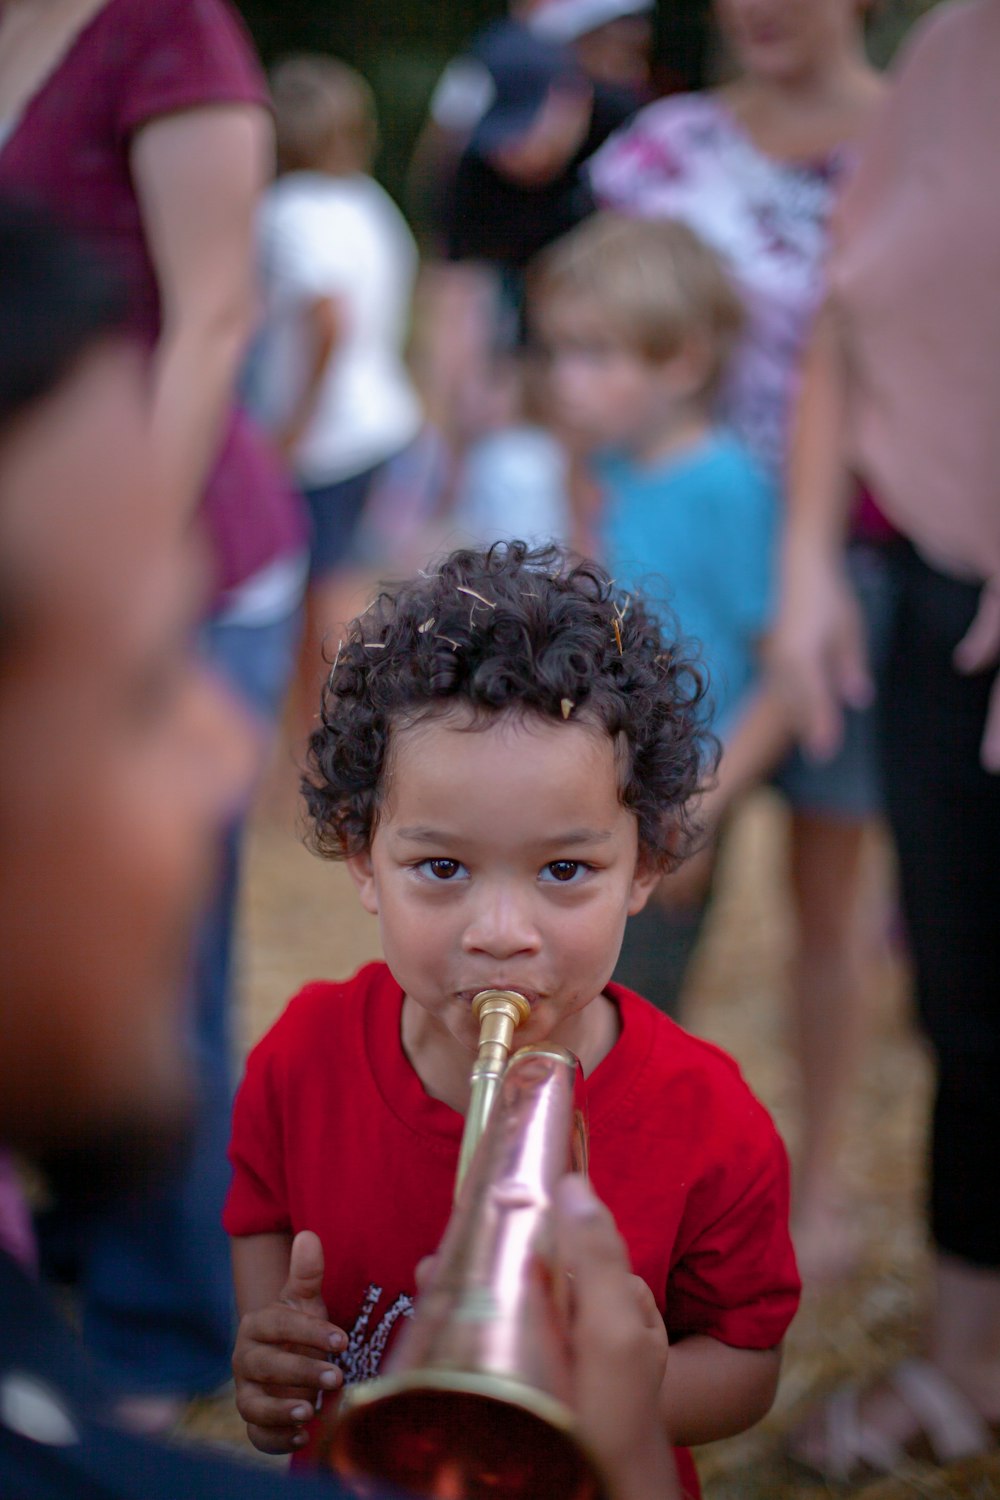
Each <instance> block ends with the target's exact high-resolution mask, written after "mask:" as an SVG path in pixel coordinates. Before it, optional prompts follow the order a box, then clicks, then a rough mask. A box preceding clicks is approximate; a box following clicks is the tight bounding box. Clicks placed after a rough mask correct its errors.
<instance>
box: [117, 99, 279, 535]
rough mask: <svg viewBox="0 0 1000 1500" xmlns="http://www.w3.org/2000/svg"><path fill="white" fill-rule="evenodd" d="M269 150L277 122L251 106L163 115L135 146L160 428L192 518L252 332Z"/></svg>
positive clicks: (184, 511)
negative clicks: (151, 285)
mask: <svg viewBox="0 0 1000 1500" xmlns="http://www.w3.org/2000/svg"><path fill="white" fill-rule="evenodd" d="M271 152H272V133H271V123H270V120H269V118H268V116H267V114H266V112H265V111H264V110H263V109H262V108H259V107H258V106H256V105H249V104H246V105H244V104H224V105H213V106H207V107H204V108H199V109H192V110H185V111H182V112H181V113H179V114H176V115H166V116H163V117H162V118H158V119H155V120H153V121H152V122H151V123H150V124H148V125H146V126H144V127H143V128H142V129H141V130H140V131H139V132H138V134H137V135H136V137H135V140H134V142H133V145H132V153H131V167H132V176H133V179H134V182H135V188H136V193H137V196H138V199H139V205H140V209H141V212H142V221H143V228H144V230H145V234H146V242H147V245H148V248H149V253H150V257H151V259H152V262H153V267H154V269H155V272H156V278H157V284H158V286H159V292H160V306H161V319H162V327H161V333H160V341H159V344H158V346H157V350H156V357H155V362H154V370H153V429H154V436H155V440H156V446H157V449H158V452H159V456H160V461H161V464H162V472H163V473H164V475H165V477H166V480H167V484H168V493H169V494H171V495H173V496H174V497H175V503H176V505H177V507H178V510H179V514H180V517H181V519H182V520H184V521H186V520H187V519H188V518H189V516H190V515H191V513H192V512H193V510H194V509H195V506H196V505H197V502H198V498H199V496H200V494H201V490H202V487H203V485H204V483H205V480H206V478H207V476H208V474H209V471H210V469H211V466H212V463H213V461H214V459H215V456H216V452H217V450H218V446H219V442H220V439H221V437H222V433H223V430H224V422H225V418H226V414H227V411H228V408H229V403H230V401H231V399H232V393H233V386H234V382H235V379H236V375H237V371H238V369H239V364H240V361H241V359H242V357H243V353H244V350H245V346H246V342H247V338H248V336H249V333H250V329H251V327H252V324H253V319H254V315H255V311H256V294H255V270H254V262H255V249H254V215H255V212H256V208H257V202H258V199H259V196H260V192H261V190H262V188H263V186H264V183H265V182H266V181H267V179H268V177H269V175H270V170H271Z"/></svg>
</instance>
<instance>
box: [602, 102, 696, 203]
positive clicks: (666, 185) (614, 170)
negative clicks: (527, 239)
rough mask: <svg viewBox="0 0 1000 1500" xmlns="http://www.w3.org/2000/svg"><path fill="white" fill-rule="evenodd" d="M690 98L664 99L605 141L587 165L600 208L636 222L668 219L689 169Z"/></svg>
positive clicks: (648, 106)
mask: <svg viewBox="0 0 1000 1500" xmlns="http://www.w3.org/2000/svg"><path fill="white" fill-rule="evenodd" d="M688 115H689V107H688V96H687V95H675V96H674V97H672V98H670V99H661V100H659V101H657V102H656V103H655V104H649V105H647V106H646V108H645V109H642V110H640V111H639V113H638V114H637V115H636V116H635V118H634V119H633V120H631V121H629V123H628V124H627V125H625V126H624V127H623V128H622V129H621V130H617V131H615V133H614V134H613V135H612V136H610V137H609V139H608V140H607V141H605V143H604V145H603V146H602V147H601V149H600V150H599V151H597V152H596V153H595V154H594V155H593V156H592V157H591V159H590V161H589V162H588V163H587V174H588V177H589V179H590V186H591V189H592V191H593V193H594V196H595V198H596V199H597V203H598V206H599V207H601V208H605V209H611V210H613V211H615V212H618V213H623V214H631V215H634V216H635V217H637V218H657V217H660V216H662V215H669V214H670V213H671V211H672V208H673V207H674V201H673V200H674V196H675V193H676V192H677V191H678V190H683V189H684V188H685V187H686V185H687V178H688V174H689V170H690V161H689V159H688V158H689V147H688V146H687V145H686V144H685V143H686V141H687V139H688V136H689V131H688Z"/></svg>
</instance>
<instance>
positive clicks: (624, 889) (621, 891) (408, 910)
mask: <svg viewBox="0 0 1000 1500" xmlns="http://www.w3.org/2000/svg"><path fill="white" fill-rule="evenodd" d="M465 723H468V720H467V719H463V718H458V717H456V716H455V715H448V716H441V717H436V718H432V719H429V720H427V721H425V722H424V723H421V724H417V725H415V726H413V727H412V728H409V729H403V730H401V731H400V732H399V733H398V734H397V735H396V736H395V738H394V741H393V747H392V753H391V764H390V766H389V769H388V775H387V783H386V802H385V804H384V807H383V810H382V816H381V818H380V820H379V823H378V825H377V827H376V831H375V835H374V838H373V839H372V845H371V850H370V852H369V853H367V854H365V855H361V856H357V857H356V858H354V859H353V860H351V861H350V868H351V871H352V874H353V875H354V878H355V880H356V881H357V883H358V886H359V890H360V893H361V900H362V904H363V905H364V907H365V909H366V910H367V911H370V912H372V913H374V914H377V915H378V918H379V923H380V928H381V935H382V944H383V950H384V953H385V957H386V961H387V963H388V964H389V967H390V969H391V970H392V972H393V974H394V975H395V977H396V979H397V980H398V981H399V983H400V985H401V986H402V987H403V989H404V991H405V992H406V994H407V996H409V997H410V999H411V1000H412V1001H414V1002H415V1003H416V1005H417V1006H419V1007H420V1008H421V1010H422V1011H423V1012H424V1013H425V1014H426V1015H427V1016H429V1017H431V1018H432V1020H433V1022H434V1023H435V1028H440V1030H443V1031H444V1032H446V1033H447V1034H448V1035H449V1036H450V1038H451V1039H452V1040H453V1043H457V1044H458V1047H457V1048H453V1050H454V1053H455V1059H456V1061H460V1062H461V1065H462V1067H463V1068H466V1069H467V1067H468V1054H469V1053H474V1052H475V1050H476V1046H477V1043H478V1038H479V1027H478V1024H477V1022H476V1019H475V1017H474V1015H473V1012H472V1000H473V997H474V996H475V995H476V994H478V993H479V991H480V990H483V989H514V990H519V991H520V992H521V993H522V994H523V995H525V997H526V998H527V999H528V1000H529V1001H530V1003H531V1007H532V1014H531V1018H530V1020H529V1021H528V1022H526V1023H525V1024H524V1025H523V1026H522V1027H520V1028H519V1030H518V1044H519V1045H526V1044H527V1043H529V1042H538V1041H541V1040H543V1039H545V1038H552V1039H553V1040H555V1041H559V1042H561V1043H563V1045H565V1046H568V1047H569V1048H570V1049H571V1050H573V1051H574V1052H576V1053H577V1054H578V1055H579V1054H581V1053H582V1054H583V1055H584V1056H585V1055H586V1042H587V1038H588V1036H589V1035H590V1032H591V1029H592V1028H593V1026H594V1015H593V1014H591V1015H589V1016H588V1007H589V1006H590V1005H591V1001H593V1000H594V999H595V997H596V996H598V995H600V993H601V991H602V990H603V988H604V986H605V985H606V984H607V982H608V980H609V979H610V978H611V974H612V970H613V969H614V966H615V963H616V961H617V958H618V951H619V948H620V946H621V940H622V933H623V931H624V927H625V919H626V917H627V916H628V915H630V914H631V913H632V912H635V911H638V910H640V909H641V907H642V906H643V905H644V903H645V900H646V897H647V895H648V893H649V891H650V889H651V888H652V886H653V884H655V881H656V878H657V877H656V876H655V875H648V874H646V873H644V872H640V871H639V870H637V855H638V839H637V825H636V820H635V817H634V815H633V814H632V813H630V812H629V811H627V810H626V809H625V808H624V807H622V805H621V802H620V801H619V796H618V775H617V768H616V764H615V753H614V744H613V742H612V739H611V737H610V736H609V735H608V734H606V733H605V732H604V731H603V730H599V729H591V728H590V727H588V726H585V725H582V724H573V723H571V722H568V723H557V722H554V721H551V720H547V719H542V718H540V717H532V718H529V719H527V720H521V719H518V718H515V717H512V716H509V715H507V716H504V717H501V718H498V719H496V720H495V721H493V722H491V723H489V724H488V725H487V726H486V727H483V728H474V729H469V728H465V727H463V724H465ZM595 1009H596V1008H595ZM439 1039H440V1038H439Z"/></svg>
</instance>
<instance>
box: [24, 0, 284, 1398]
mask: <svg viewBox="0 0 1000 1500" xmlns="http://www.w3.org/2000/svg"><path fill="white" fill-rule="evenodd" d="M0 121H2V122H3V133H2V141H3V148H2V150H0V192H3V193H5V194H7V195H9V196H11V197H18V198H27V199H30V201H31V202H32V203H34V204H37V205H38V207H39V208H41V209H45V210H46V211H47V212H49V213H52V214H57V215H58V216H59V220H60V222H61V223H64V224H65V225H66V226H67V228H69V229H72V230H73V231H74V232H76V233H78V234H79V235H80V236H81V237H83V238H85V239H86V240H87V241H88V242H89V243H91V244H93V245H94V246H95V247H96V248H97V249H98V250H99V251H100V253H101V254H102V255H103V256H104V257H105V258H106V260H107V262H108V264H109V265H111V266H113V267H114V269H115V273H116V275H118V276H119V277H120V278H121V280H122V282H123V283H124V286H125V289H126V306H125V322H126V326H127V328H128V331H129V334H130V336H131V337H132V338H134V340H135V341H136V344H137V346H138V347H140V348H141V350H142V352H143V355H144V359H143V367H142V369H141V370H138V369H137V375H136V378H137V379H143V380H145V381H146V382H147V383H148V387H149V392H150V401H151V420H152V437H153V443H154V447H155V451H156V454H157V462H158V465H159V468H160V471H161V472H162V474H163V477H164V483H165V485H166V486H167V487H169V491H170V497H171V504H172V506H173V510H174V524H175V526H176V527H178V528H179V529H182V530H183V529H186V528H187V527H188V526H189V524H190V523H191V519H192V517H194V516H195V515H197V518H198V521H199V524H200V525H201V526H202V528H203V529H204V532H205V534H206V536H207V539H208V542H209V549H208V562H209V563H210V566H211V580H210V584H209V587H208V588H207V589H206V593H205V596H204V598H203V600H202V601H201V617H202V619H201V628H202V631H203V636H204V639H203V646H204V649H205V651H206V653H207V654H208V655H209V657H210V658H211V660H212V662H213V664H214V665H215V666H216V667H217V669H218V670H219V671H220V672H221V673H222V675H223V676H224V677H225V678H226V680H227V681H228V682H230V683H231V684H232V685H233V687H234V688H235V689H236V690H237V692H238V693H239V694H240V695H241V697H242V698H243V700H244V701H245V702H247V703H249V704H250V705H252V707H253V708H254V710H255V711H256V713H257V714H258V715H259V716H260V717H261V718H262V719H265V720H266V719H271V720H273V719H274V718H275V717H276V715H277V711H278V706H279V704H280V701H281V699H282V696H283V694H284V690H285V686H286V683H287V681H288V676H289V672H290V670H291V666H292V663H293V659H294V651H295V645H296V641H297V636H298V624H299V616H298V611H299V604H300V600H301V593H302V583H303V579H304V575H305V526H304V517H303V516H302V515H301V514H300V510H299V506H300V502H299V501H298V499H297V497H296V496H295V495H294V493H293V491H292V487H291V485H290V483H289V481H288V479H287V476H286V475H285V473H284V471H283V469H282V467H281V465H280V464H279V462H278V461H277V458H276V456H275V454H274V453H273V452H272V451H271V449H270V447H269V445H268V444H267V443H266V442H265V441H264V439H263V437H262V435H261V434H260V433H259V432H257V430H256V429H255V428H254V426H253V425H252V423H251V422H250V421H249V420H248V418H247V416H246V414H245V413H244V412H243V411H241V410H239V409H238V408H237V407H236V406H234V403H233V384H234V380H235V377H236V373H237V370H238V368H239V365H240V362H241V360H242V358H243V353H244V347H245V343H246V339H247V336H248V334H249V331H250V328H251V325H252V320H253V316H254V311H255V288H254V261H255V257H254V235H253V224H254V215H255V212H256V208H257V202H258V198H259V195H260V192H261V189H262V187H263V185H264V183H265V181H266V180H267V177H268V175H269V172H270V167H271V155H272V150H273V144H272V136H273V130H272V125H271V120H270V116H269V113H268V105H267V89H266V86H265V83H264V79H263V76H262V74H261V70H260V68H259V66H258V64H257V60H256V58H255V56H254V53H253V48H252V44H251V42H250V39H249V36H248V35H247V32H246V30H245V28H244V26H243V24H242V22H241V20H240V17H239V15H238V13H237V12H236V10H235V7H234V6H232V5H231V4H230V3H229V0H58V3H54V4H53V3H51V0H6V3H3V4H0ZM235 813H236V809H235V808H234V824H233V828H232V831H231V833H230V836H229V839H228V841H227V845H226V857H225V860H224V861H223V862H221V863H220V866H219V870H218V877H217V882H216V885H215V887H214V888H213V890H212V891H210V892H208V893H206V901H205V910H204V914H203V923H202V927H201V930H200V935H199V941H198V944H197V947H196V951H195V956H194V962H193V964H192V973H191V976H190V982H191V985H192V989H193V991H194V995H195V1000H196V1003H195V1005H194V1006H193V1007H192V1011H191V1018H190V1038H189V1048H190V1054H191V1066H192V1070H195V1069H196V1070H197V1075H198V1097H199V1105H200V1111H199V1130H198V1135H197V1138H196V1144H195V1149H194V1150H192V1152H191V1155H190V1157H189V1159H188V1163H187V1167H186V1169H185V1171H184V1172H183V1174H182V1175H180V1176H178V1177H177V1178H176V1179H175V1180H173V1181H171V1182H170V1183H165V1184H163V1186H162V1187H161V1189H160V1191H159V1192H158V1193H157V1194H156V1196H155V1198H151V1199H150V1200H149V1201H147V1202H145V1203H144V1204H143V1205H142V1207H141V1210H135V1211H130V1212H128V1213H125V1212H123V1213H122V1214H120V1215H116V1216H114V1217H112V1216H110V1215H109V1216H108V1217H107V1218H106V1219H105V1220H104V1221H102V1223H101V1224H100V1226H99V1227H98V1228H97V1230H96V1232H91V1229H92V1226H90V1225H86V1224H83V1223H82V1222H81V1221H80V1220H79V1219H78V1218H75V1217H74V1216H72V1215H70V1214H68V1213H65V1212H63V1211H62V1205H60V1204H58V1203H57V1204H55V1205H54V1210H53V1213H52V1215H51V1216H48V1217H47V1218H46V1220H45V1221H44V1223H43V1224H42V1225H41V1226H40V1244H41V1250H42V1263H43V1265H47V1266H48V1267H49V1268H51V1269H52V1270H53V1272H54V1273H55V1274H58V1275H59V1276H60V1277H63V1278H65V1279H67V1280H71V1281H76V1282H77V1283H78V1285H79V1287H80V1292H81V1296H80V1316H81V1326H82V1329H83V1336H84V1339H85V1341H86V1343H87V1345H88V1347H89V1348H90V1349H91V1350H92V1351H93V1353H94V1356H95V1358H99V1359H100V1361H101V1364H102V1367H103V1369H104V1371H105V1373H106V1376H107V1378H108V1380H109V1381H113V1382H114V1384H115V1386H116V1388H117V1389H118V1391H119V1392H120V1393H121V1396H122V1400H123V1410H126V1409H127V1411H128V1413H129V1415H130V1419H131V1420H132V1421H134V1422H135V1423H136V1424H137V1425H139V1426H142V1427H144V1428H151V1427H160V1428H162V1427H167V1426H169V1425H170V1424H171V1422H172V1421H174V1420H176V1418H177V1417H178V1415H179V1414H180V1411H181V1409H182V1407H183V1402H184V1400H185V1399H186V1398H187V1397H189V1396H192V1395H195V1394H202V1393H205V1392H209V1391H212V1390H214V1389H215V1388H217V1387H218V1386H219V1384H220V1383H222V1382H224V1381H225V1379H226V1378H227V1375H228V1369H229V1355H228V1351H229V1347H230V1338H231V1321H232V1298H231V1289H230V1281H229V1264H228V1258H227V1253H226V1243H225V1238H224V1236H223V1235H222V1233H221V1230H220V1229H219V1213H220V1211H221V1205H222V1199H223V1196H224V1194H225V1189H226V1173H225V1165H224V1162H223V1153H224V1150H225V1141H226V1135H227V1128H228V1121H229V1111H230V1107H231V1102H232V1076H231V1061H230V1056H231V1040H230V989H231V986H230V974H231V967H232V964H231V960H232V950H233V929H234V920H235V908H236V886H237V876H238V855H239V824H240V819H238V818H236V817H235ZM151 1341H155V1342H156V1344H157V1346H158V1348H159V1358H158V1360H157V1362H156V1363H155V1365H154V1364H151V1363H150V1361H149V1358H148V1355H147V1350H148V1347H149V1344H150V1342H151ZM126 1403H127V1406H126Z"/></svg>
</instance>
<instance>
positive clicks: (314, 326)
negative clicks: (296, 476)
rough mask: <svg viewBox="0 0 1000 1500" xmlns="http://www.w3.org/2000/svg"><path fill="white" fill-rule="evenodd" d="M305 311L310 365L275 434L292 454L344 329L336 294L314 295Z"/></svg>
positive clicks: (310, 415)
mask: <svg viewBox="0 0 1000 1500" xmlns="http://www.w3.org/2000/svg"><path fill="white" fill-rule="evenodd" d="M304 312H305V323H306V330H305V333H306V339H307V341H308V344H309V366H308V369H307V370H306V378H305V382H304V384H303V386H302V390H301V391H300V392H299V396H298V399H297V400H296V402H295V405H294V407H293V408H292V411H291V414H290V415H289V417H288V419H287V421H286V422H285V424H284V426H283V427H282V429H281V431H280V432H278V433H276V434H275V440H276V442H277V444H278V447H279V448H280V449H281V451H282V452H283V453H285V454H287V455H289V456H290V455H291V454H292V453H293V451H294V449H295V446H296V444H297V443H298V442H299V441H300V440H301V438H302V437H303V435H304V433H305V431H306V428H307V427H308V426H309V423H310V421H311V420H312V415H313V412H314V411H315V410H316V402H317V401H318V399H319V393H320V389H321V387H322V385H323V381H324V378H325V377H326V372H327V369H328V367H329V364H330V360H331V359H332V358H333V355H334V352H335V350H336V348H337V344H338V343H339V341H340V338H341V333H342V327H341V317H340V313H339V309H338V306H337V303H336V301H335V299H334V298H333V297H315V298H313V300H312V301H311V302H309V303H308V304H307V305H306V308H305V310H304Z"/></svg>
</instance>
